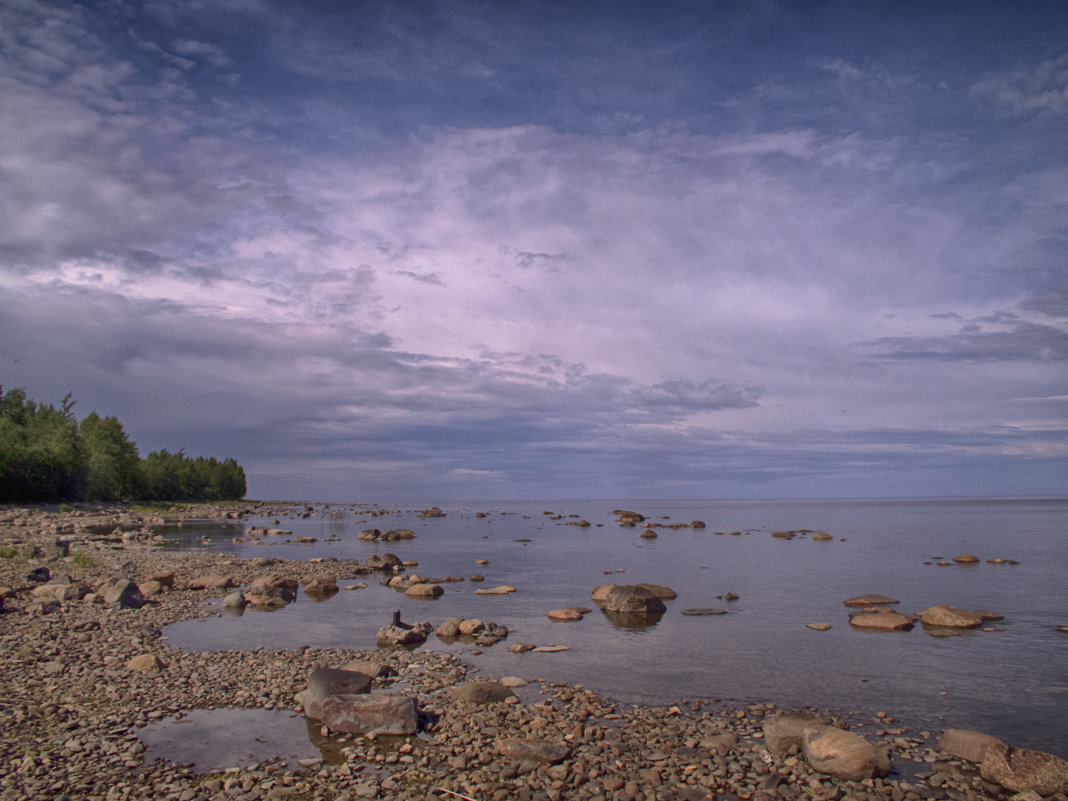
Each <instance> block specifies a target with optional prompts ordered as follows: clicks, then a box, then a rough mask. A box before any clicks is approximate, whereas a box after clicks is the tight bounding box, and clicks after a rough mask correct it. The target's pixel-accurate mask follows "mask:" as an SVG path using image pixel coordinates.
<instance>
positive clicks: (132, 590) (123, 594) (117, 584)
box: [96, 578, 145, 609]
mask: <svg viewBox="0 0 1068 801" xmlns="http://www.w3.org/2000/svg"><path fill="white" fill-rule="evenodd" d="M96 592H97V594H98V595H99V596H100V597H101V598H103V599H104V603H105V604H106V605H107V606H109V607H111V608H112V609H140V608H141V607H142V606H144V605H145V598H144V596H143V595H141V590H140V589H139V588H138V586H137V585H136V584H135V583H134V582H133V581H132V580H131V579H128V578H113V579H109V580H108V581H105V582H104V583H103V584H102V585H101V586H100V587H98V588H97V590H96Z"/></svg>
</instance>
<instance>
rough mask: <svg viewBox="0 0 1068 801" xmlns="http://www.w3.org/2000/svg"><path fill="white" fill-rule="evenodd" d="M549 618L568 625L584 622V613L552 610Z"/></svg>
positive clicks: (570, 610)
mask: <svg viewBox="0 0 1068 801" xmlns="http://www.w3.org/2000/svg"><path fill="white" fill-rule="evenodd" d="M548 617H549V620H557V621H561V622H565V623H566V622H574V621H578V620H582V613H581V612H579V611H577V610H575V609H571V608H567V609H552V610H550V611H549V613H548Z"/></svg>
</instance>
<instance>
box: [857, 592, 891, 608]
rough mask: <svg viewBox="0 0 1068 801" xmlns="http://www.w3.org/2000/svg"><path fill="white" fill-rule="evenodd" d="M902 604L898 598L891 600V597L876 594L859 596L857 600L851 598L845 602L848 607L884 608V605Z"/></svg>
mask: <svg viewBox="0 0 1068 801" xmlns="http://www.w3.org/2000/svg"><path fill="white" fill-rule="evenodd" d="M898 603H901V602H900V601H899V600H897V598H891V597H890V596H889V595H876V594H875V593H869V594H867V595H858V596H856V597H855V598H850V599H849V600H847V601H846V602H845V605H846V606H882V605H884V604H898Z"/></svg>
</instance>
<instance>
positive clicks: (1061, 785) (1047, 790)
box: [979, 746, 1068, 796]
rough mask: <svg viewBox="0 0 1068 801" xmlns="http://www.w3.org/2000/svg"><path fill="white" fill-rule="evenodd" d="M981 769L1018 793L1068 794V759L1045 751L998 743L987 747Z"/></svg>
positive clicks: (986, 777)
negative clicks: (1030, 791)
mask: <svg viewBox="0 0 1068 801" xmlns="http://www.w3.org/2000/svg"><path fill="white" fill-rule="evenodd" d="M979 771H980V774H981V775H982V777H983V778H984V779H986V780H987V781H988V782H994V783H995V784H1000V785H1001V786H1002V787H1004V788H1005V789H1006V790H1011V791H1012V792H1014V793H1022V792H1025V791H1027V790H1033V791H1035V792H1036V793H1038V794H1039V795H1042V796H1047V795H1053V794H1054V793H1068V762H1065V761H1064V760H1063V759H1061V758H1060V757H1057V756H1054V755H1053V754H1046V753H1043V752H1042V751H1031V750H1030V749H1027V748H1011V747H1009V746H994V747H991V748H988V749H987V752H986V757H985V758H984V759H983V762H982V764H981V765H980V768H979Z"/></svg>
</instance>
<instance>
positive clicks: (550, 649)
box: [532, 645, 571, 654]
mask: <svg viewBox="0 0 1068 801" xmlns="http://www.w3.org/2000/svg"><path fill="white" fill-rule="evenodd" d="M532 650H533V651H534V653H538V654H556V653H559V652H560V651H570V650H571V648H569V647H568V646H566V645H539V646H537V647H536V648H533V649H532Z"/></svg>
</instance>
